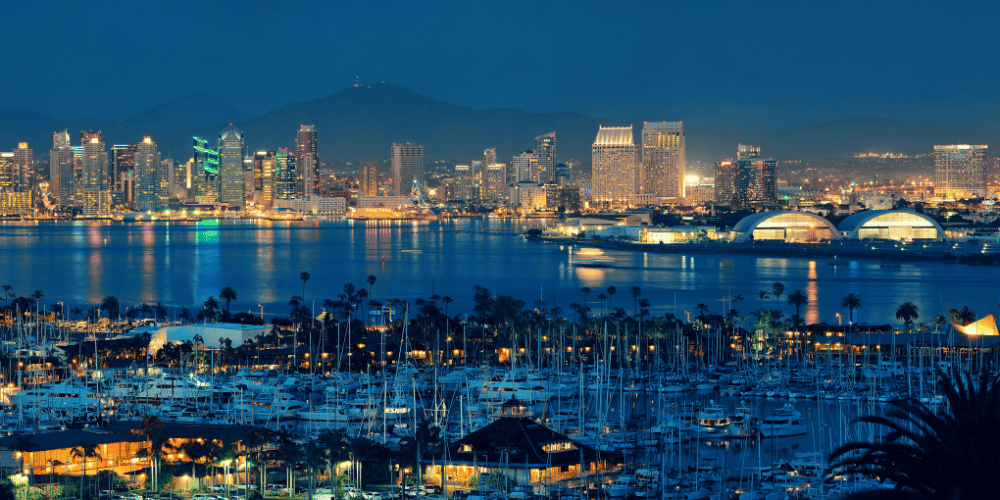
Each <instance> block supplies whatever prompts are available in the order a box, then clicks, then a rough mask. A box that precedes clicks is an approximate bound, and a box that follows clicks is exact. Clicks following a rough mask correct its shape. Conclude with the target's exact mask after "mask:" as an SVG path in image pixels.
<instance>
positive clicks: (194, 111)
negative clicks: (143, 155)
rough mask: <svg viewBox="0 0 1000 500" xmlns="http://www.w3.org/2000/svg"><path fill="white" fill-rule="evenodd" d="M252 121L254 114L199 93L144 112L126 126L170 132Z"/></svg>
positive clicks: (175, 99) (217, 98)
mask: <svg viewBox="0 0 1000 500" xmlns="http://www.w3.org/2000/svg"><path fill="white" fill-rule="evenodd" d="M251 119H253V115H251V114H249V113H244V112H242V111H240V110H239V109H236V106H233V105H232V104H230V103H228V102H226V101H224V100H222V99H221V98H220V97H218V96H216V95H215V94H208V93H205V92H195V93H194V94H188V95H186V96H181V97H174V98H173V99H170V100H168V101H167V102H164V103H160V104H157V105H156V106H153V107H151V108H149V109H147V110H145V111H142V112H141V113H138V114H136V115H135V116H133V117H132V118H129V119H128V121H127V122H126V126H128V127H135V128H148V129H150V130H159V131H163V132H168V131H174V130H184V129H189V128H191V127H201V126H206V125H211V126H216V125H220V124H225V123H229V122H235V123H242V122H245V121H249V120H251Z"/></svg>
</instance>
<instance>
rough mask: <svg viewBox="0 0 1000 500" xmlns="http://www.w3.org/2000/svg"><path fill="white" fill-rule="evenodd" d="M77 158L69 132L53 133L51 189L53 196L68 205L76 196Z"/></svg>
mask: <svg viewBox="0 0 1000 500" xmlns="http://www.w3.org/2000/svg"><path fill="white" fill-rule="evenodd" d="M75 166H76V158H75V156H74V154H73V147H72V145H71V144H70V138H69V132H68V131H66V130H63V131H62V132H52V149H50V150H49V188H50V189H51V190H52V196H53V197H54V198H55V199H56V200H58V201H59V203H61V204H63V205H68V204H70V202H71V201H72V200H73V195H74V194H75V191H76V190H75V187H74V178H73V171H74V167H75Z"/></svg>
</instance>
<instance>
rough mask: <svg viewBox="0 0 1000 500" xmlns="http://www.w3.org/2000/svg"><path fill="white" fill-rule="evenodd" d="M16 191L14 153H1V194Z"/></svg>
mask: <svg viewBox="0 0 1000 500" xmlns="http://www.w3.org/2000/svg"><path fill="white" fill-rule="evenodd" d="M4 191H5V192H13V191H14V153H10V152H7V151H4V152H0V192H4Z"/></svg>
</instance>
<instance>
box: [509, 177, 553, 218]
mask: <svg viewBox="0 0 1000 500" xmlns="http://www.w3.org/2000/svg"><path fill="white" fill-rule="evenodd" d="M507 200H508V206H509V207H510V208H514V209H516V208H520V209H522V210H525V211H534V210H542V209H544V208H545V207H546V201H547V200H546V197H545V184H539V183H537V182H535V181H532V180H530V179H525V180H523V181H521V182H515V183H513V184H511V185H510V186H509V188H508V194H507Z"/></svg>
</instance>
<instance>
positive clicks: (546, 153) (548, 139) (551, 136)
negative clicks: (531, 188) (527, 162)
mask: <svg viewBox="0 0 1000 500" xmlns="http://www.w3.org/2000/svg"><path fill="white" fill-rule="evenodd" d="M535 158H537V161H538V166H537V172H538V173H537V175H536V176H535V177H533V178H532V180H534V181H537V182H545V183H548V182H550V181H552V179H554V178H555V175H556V133H555V132H554V131H553V132H549V133H547V134H544V135H540V136H538V137H535Z"/></svg>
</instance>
